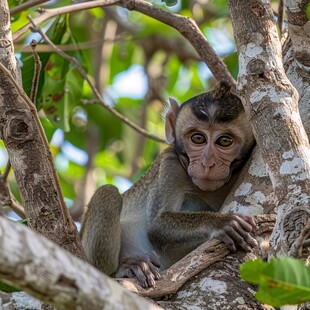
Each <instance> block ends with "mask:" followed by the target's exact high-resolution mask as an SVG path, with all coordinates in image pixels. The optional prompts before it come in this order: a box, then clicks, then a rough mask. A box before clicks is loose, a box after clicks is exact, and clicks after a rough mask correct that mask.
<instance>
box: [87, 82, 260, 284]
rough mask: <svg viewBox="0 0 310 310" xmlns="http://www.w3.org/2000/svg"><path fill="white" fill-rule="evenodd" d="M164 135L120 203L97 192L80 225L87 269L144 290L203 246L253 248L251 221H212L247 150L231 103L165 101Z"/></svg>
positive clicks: (109, 190) (235, 103) (217, 99)
mask: <svg viewBox="0 0 310 310" xmlns="http://www.w3.org/2000/svg"><path fill="white" fill-rule="evenodd" d="M165 132H166V140H167V142H168V144H169V146H168V147H167V148H166V149H165V150H164V151H163V152H162V153H161V154H160V155H159V156H158V157H157V159H156V160H155V161H154V163H153V164H152V166H151V167H150V168H149V170H148V171H147V172H146V173H145V175H144V176H142V177H141V178H140V179H139V180H138V181H137V182H136V183H135V184H134V185H133V186H132V187H131V188H130V189H129V190H127V191H126V192H124V193H123V194H122V195H120V194H119V192H118V190H117V188H116V187H114V186H113V185H103V186H101V187H99V188H98V189H97V190H96V192H95V193H94V195H93V197H92V198H91V200H90V202H89V205H88V208H87V210H86V212H85V213H84V215H83V219H82V228H81V240H82V245H83V247H84V249H85V252H86V255H87V257H88V259H89V262H90V263H91V264H93V265H94V266H95V267H97V268H98V269H99V270H101V271H103V272H104V273H106V274H108V275H112V276H116V277H123V278H124V277H127V278H136V279H137V280H138V282H139V284H140V285H141V286H142V287H144V288H147V287H153V286H154V285H155V283H156V280H158V279H159V277H160V274H159V271H160V270H164V269H166V268H168V267H169V266H171V265H172V264H173V263H175V262H176V261H178V260H179V259H181V258H182V257H184V256H185V255H186V254H187V253H189V252H190V251H192V250H193V249H195V248H196V247H197V246H199V245H200V244H202V243H203V242H205V241H207V240H210V239H213V238H216V239H219V240H221V241H223V242H224V243H225V244H226V246H227V247H228V249H229V250H231V251H233V252H235V251H236V249H237V246H238V247H240V248H242V249H243V250H245V251H247V252H249V251H251V249H252V248H253V247H255V246H257V242H256V240H255V239H254V238H253V237H252V236H251V232H252V231H253V230H254V228H255V226H256V223H255V221H254V220H253V218H252V217H251V216H248V215H242V214H221V213H219V211H220V209H221V206H222V204H223V202H224V200H225V198H226V196H227V195H228V193H229V190H230V188H231V187H232V185H233V184H234V182H235V181H236V178H237V177H238V174H239V172H240V170H241V169H240V168H241V166H242V164H243V163H244V162H245V160H246V159H247V158H248V157H249V153H250V152H251V151H252V149H253V147H254V145H255V140H254V137H253V133H252V130H251V127H250V124H249V122H248V121H247V119H246V116H245V112H244V109H243V106H242V103H241V101H240V100H239V98H238V97H237V96H235V95H233V94H232V93H231V91H230V88H229V87H228V86H226V85H223V84H220V85H219V86H217V87H216V88H215V89H214V90H211V91H209V92H206V93H203V94H200V95H198V96H196V97H193V98H191V99H189V100H187V101H186V102H184V103H183V104H182V105H181V106H179V104H178V103H177V102H176V101H175V100H174V99H171V98H170V108H169V110H168V112H167V114H166V122H165Z"/></svg>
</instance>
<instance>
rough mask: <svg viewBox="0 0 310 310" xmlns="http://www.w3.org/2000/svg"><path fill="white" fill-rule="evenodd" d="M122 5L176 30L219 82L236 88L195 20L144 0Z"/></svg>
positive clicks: (124, 2) (135, 0)
mask: <svg viewBox="0 0 310 310" xmlns="http://www.w3.org/2000/svg"><path fill="white" fill-rule="evenodd" d="M120 5H121V6H123V7H125V8H127V9H128V10H135V11H138V12H140V13H143V14H145V15H147V16H150V17H152V18H154V19H156V20H159V21H161V22H162V23H165V24H167V25H169V26H171V27H173V28H175V29H176V30H177V31H179V32H180V33H181V34H182V35H183V36H184V37H185V38H186V39H187V40H188V41H189V42H190V43H191V44H192V45H193V46H194V48H195V49H196V51H197V53H198V54H199V56H200V57H201V59H202V60H203V61H204V62H205V63H206V64H207V66H208V67H209V69H210V70H211V72H212V73H213V75H214V77H215V78H216V79H217V80H218V81H223V82H226V83H227V84H228V85H231V86H235V84H236V82H235V80H234V78H233V77H232V76H231V74H230V73H229V71H228V70H227V67H226V65H225V63H224V62H223V61H222V59H221V58H220V57H219V56H218V55H217V54H216V52H215V51H214V49H213V48H212V47H211V45H210V44H209V42H208V40H207V39H206V37H205V36H204V35H203V33H202V32H201V31H200V29H199V28H198V26H197V24H196V22H195V21H194V20H193V19H191V18H189V17H184V16H181V15H177V14H173V13H170V12H167V11H164V10H162V9H160V8H158V7H155V6H153V5H152V4H150V3H149V2H146V1H143V0H120Z"/></svg>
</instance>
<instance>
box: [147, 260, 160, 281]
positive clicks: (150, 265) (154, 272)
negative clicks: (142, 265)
mask: <svg viewBox="0 0 310 310" xmlns="http://www.w3.org/2000/svg"><path fill="white" fill-rule="evenodd" d="M149 268H150V271H151V272H152V274H153V276H154V278H155V280H158V279H159V278H160V274H159V272H158V269H157V268H156V267H155V266H154V265H153V264H152V263H151V262H150V263H149Z"/></svg>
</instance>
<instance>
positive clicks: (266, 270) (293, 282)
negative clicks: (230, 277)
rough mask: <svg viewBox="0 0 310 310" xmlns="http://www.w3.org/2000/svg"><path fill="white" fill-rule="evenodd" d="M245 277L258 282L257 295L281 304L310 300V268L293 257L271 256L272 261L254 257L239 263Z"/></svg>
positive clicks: (261, 298)
mask: <svg viewBox="0 0 310 310" xmlns="http://www.w3.org/2000/svg"><path fill="white" fill-rule="evenodd" d="M240 274H241V278H242V279H243V280H246V281H248V282H251V283H254V284H258V285H259V290H258V292H257V294H256V298H257V299H258V300H259V301H262V302H264V303H267V304H269V305H272V306H274V307H279V306H283V305H294V304H300V303H302V302H305V301H308V300H310V268H309V267H307V266H306V265H305V263H304V262H303V261H301V260H297V259H294V258H290V257H282V258H278V259H272V260H271V261H270V262H269V263H265V262H263V261H262V260H261V259H255V260H253V261H249V262H246V263H244V264H243V265H242V266H241V267H240Z"/></svg>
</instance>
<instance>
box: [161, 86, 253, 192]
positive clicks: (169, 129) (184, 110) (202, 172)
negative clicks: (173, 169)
mask: <svg viewBox="0 0 310 310" xmlns="http://www.w3.org/2000/svg"><path fill="white" fill-rule="evenodd" d="M166 139H167V141H168V143H169V144H171V145H174V147H175V151H176V153H177V154H178V156H179V158H180V161H181V163H182V165H183V166H184V168H185V169H186V170H187V174H188V175H189V177H190V178H191V179H192V181H193V182H194V184H196V185H197V186H198V187H199V188H200V189H201V190H204V191H214V190H216V189H218V188H220V187H222V186H223V185H224V184H225V183H227V182H228V181H229V179H230V176H231V174H232V172H233V171H234V170H235V169H236V168H237V167H238V166H240V164H241V163H242V162H243V161H244V160H245V159H246V158H247V157H248V154H249V151H250V150H251V149H252V147H253V145H254V143H255V141H254V137H253V134H252V130H251V127H250V124H249V122H248V121H247V119H246V116H245V113H244V109H243V106H242V103H241V101H240V99H239V98H238V97H236V96H234V95H233V94H232V93H231V92H230V89H229V88H228V87H226V86H223V85H219V86H218V87H217V88H215V89H214V90H212V91H210V92H207V93H203V94H201V95H199V96H196V97H193V98H191V99H189V100H188V101H186V102H184V103H183V104H182V105H181V106H179V105H178V104H177V102H176V101H175V100H173V99H170V109H169V111H168V112H167V115H166Z"/></svg>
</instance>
